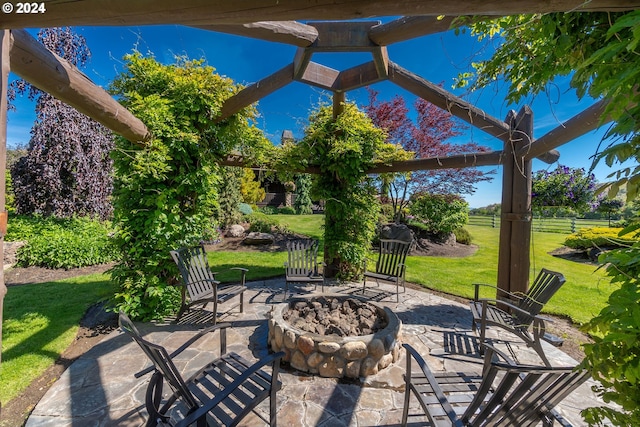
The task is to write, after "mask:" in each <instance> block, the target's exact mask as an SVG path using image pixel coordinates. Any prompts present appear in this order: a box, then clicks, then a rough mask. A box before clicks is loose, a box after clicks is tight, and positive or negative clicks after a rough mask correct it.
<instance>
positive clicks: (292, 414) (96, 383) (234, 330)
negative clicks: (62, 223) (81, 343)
mask: <svg viewBox="0 0 640 427" xmlns="http://www.w3.org/2000/svg"><path fill="white" fill-rule="evenodd" d="M248 288H249V290H248V291H247V292H245V312H244V313H242V314H240V313H235V314H232V315H230V316H227V317H226V318H225V319H224V321H229V322H231V323H232V327H231V328H229V330H228V331H227V332H228V337H227V340H228V350H229V351H235V352H236V353H239V354H241V355H242V356H244V357H245V358H247V359H248V360H257V359H259V358H261V357H262V356H263V355H265V354H266V353H267V352H268V348H267V335H268V323H267V318H268V313H269V311H270V310H271V309H272V307H273V306H274V305H275V304H281V303H282V302H283V297H284V295H283V292H284V291H283V290H284V279H283V278H280V279H274V280H268V281H257V282H252V283H249V284H248ZM290 290H291V291H293V292H294V293H296V294H301V295H307V294H309V293H312V292H314V288H313V287H312V286H309V287H305V286H293V287H291V286H290ZM317 291H320V288H318V289H317ZM325 291H330V292H332V293H333V292H340V293H347V294H355V295H362V293H361V291H362V288H361V286H349V285H346V286H332V287H330V288H327V287H325ZM394 292H395V287H391V286H389V287H387V286H385V285H381V287H380V288H375V287H374V288H370V287H368V288H367V296H368V297H369V298H370V299H371V300H373V301H376V302H378V303H379V304H381V305H383V306H386V307H389V308H390V309H391V310H393V311H394V312H395V313H396V314H397V315H398V317H399V318H400V320H401V321H402V329H401V339H402V342H406V343H409V344H410V345H412V346H413V347H415V348H416V349H417V350H418V351H419V352H420V353H421V354H423V355H424V356H425V358H426V360H427V361H428V363H429V365H430V367H431V368H432V369H433V370H447V371H465V372H472V371H478V372H479V371H480V370H481V367H482V360H481V358H480V356H479V355H478V352H477V340H476V338H475V335H474V334H473V333H472V332H471V313H470V311H469V309H468V306H466V305H464V304H460V303H458V302H455V301H453V300H449V299H445V298H442V297H440V296H436V295H434V294H431V293H429V292H423V291H419V290H410V289H407V291H406V293H401V294H400V302H396V301H395V300H396V298H395V293H394ZM197 314H198V313H194V315H195V316H196V317H197ZM185 320H189V318H188V317H187V318H186V319H185ZM190 320H191V321H193V320H194V318H192V319H190ZM138 326H139V328H140V330H141V332H142V333H143V334H144V335H145V337H146V338H147V339H148V340H150V341H152V342H156V343H158V344H160V345H163V346H165V347H167V348H168V349H169V350H172V349H175V348H177V347H178V346H179V345H180V344H182V343H183V342H184V341H186V340H187V339H188V338H189V337H191V336H192V335H193V334H194V333H195V332H196V331H197V329H198V327H202V325H198V324H193V323H190V324H186V322H185V324H177V325H176V324H170V323H165V324H155V323H154V324H148V323H147V324H139V325H138ZM494 332H495V331H494ZM217 337H218V334H217V333H213V334H210V335H209V336H206V337H204V338H202V339H201V340H199V341H198V342H196V344H195V345H194V346H193V347H192V348H190V349H188V350H186V351H185V352H183V353H182V354H181V355H180V356H179V357H178V358H177V359H176V364H177V365H178V366H179V367H180V368H181V369H182V370H183V375H185V376H186V375H188V374H189V372H192V371H194V370H196V369H197V368H198V367H200V366H202V365H203V364H204V363H205V362H206V361H208V360H210V359H211V358H212V357H215V355H216V354H215V352H216V351H217V349H218V348H219V347H218V343H217ZM494 337H495V338H496V339H497V340H498V341H497V342H498V345H499V346H500V347H501V348H502V349H503V350H505V351H508V352H509V353H510V354H511V355H512V357H514V358H515V359H516V360H517V361H519V362H521V363H535V364H539V363H540V362H539V359H538V358H537V356H536V355H535V353H534V352H532V351H531V350H529V349H527V348H526V347H525V346H524V345H522V344H521V343H520V342H518V341H516V338H515V337H512V336H510V335H509V334H507V333H505V334H503V335H494ZM512 339H513V341H511V340H512ZM545 344H546V343H545ZM545 350H546V351H548V354H549V358H550V360H551V361H552V363H553V364H554V365H556V366H563V365H573V364H575V363H576V362H575V361H574V360H573V359H571V358H570V357H569V356H567V355H566V354H564V353H563V352H562V351H560V349H557V348H555V347H553V346H551V345H548V347H545ZM147 366H148V361H147V359H146V357H145V356H144V354H143V353H142V350H141V349H140V348H139V347H138V346H137V345H136V344H135V343H134V342H133V341H132V340H131V339H130V338H128V337H127V336H125V335H124V334H123V333H122V332H120V331H119V330H116V331H114V332H112V333H111V334H109V335H108V336H106V337H105V339H104V340H103V341H102V342H101V343H100V344H98V345H96V346H95V347H94V348H93V349H91V350H90V351H88V352H87V353H86V354H85V355H83V356H82V357H81V358H79V359H78V360H76V361H75V362H74V363H73V364H72V365H71V366H70V367H69V368H68V369H67V370H66V371H65V372H64V374H63V375H62V376H61V378H60V379H59V380H58V381H57V382H56V383H55V384H53V385H52V387H51V388H50V389H49V391H48V392H47V393H46V395H45V396H44V397H43V398H42V400H41V401H40V402H39V403H38V405H37V406H36V408H35V409H34V411H33V412H32V414H31V416H30V417H29V420H28V421H27V423H26V426H28V427H30V426H56V427H64V426H73V427H79V426H82V427H89V426H96V427H97V426H141V425H144V423H145V422H146V410H145V408H144V394H145V390H146V386H147V382H148V380H149V377H150V375H146V376H143V377H142V378H140V379H136V378H134V373H135V372H138V371H140V370H142V369H144V368H145V367H147ZM404 369H405V354H404V351H401V352H400V355H399V359H398V361H397V362H396V363H394V364H393V365H391V366H389V367H387V368H386V369H384V370H382V371H381V372H379V373H378V374H376V375H372V376H368V377H366V378H360V379H359V380H351V379H341V380H337V379H333V378H322V377H319V376H313V375H311V374H307V373H301V372H297V371H295V370H293V369H292V368H289V367H285V368H284V369H283V370H282V371H281V380H282V383H283V387H282V390H281V391H280V392H279V393H278V403H277V407H278V414H277V419H278V424H279V425H281V426H320V427H329V426H331V427H340V426H353V427H356V426H357V427H363V426H398V425H399V424H400V419H401V415H402V400H403V389H404V384H403V374H404ZM590 385H591V382H587V383H586V384H584V385H582V386H581V387H580V388H578V389H577V390H576V391H575V392H574V393H573V394H572V395H571V396H569V397H568V398H567V399H565V400H564V401H563V403H562V404H561V405H560V406H559V407H558V408H557V409H558V411H559V412H560V413H561V414H562V415H563V416H565V417H566V418H567V420H569V421H570V422H571V423H572V424H573V425H575V426H580V425H583V424H584V422H583V421H582V418H581V417H580V415H579V413H580V410H581V409H583V408H586V407H589V406H595V405H601V404H602V403H601V402H599V401H598V400H597V398H596V397H595V395H594V394H593V392H592V391H591V389H590ZM267 411H268V402H263V404H261V405H260V406H259V407H258V410H257V411H256V412H257V414H251V415H250V416H248V417H247V418H245V419H244V420H243V422H242V423H241V424H240V425H242V426H251V427H261V426H266V425H268V424H267V422H265V421H264V420H263V419H262V418H260V417H261V416H263V417H264V416H265V415H266V414H268V412H267ZM419 412H420V411H419V410H418V404H417V401H415V400H414V399H412V408H411V409H410V412H409V413H410V418H409V422H410V425H413V426H418V425H426V424H427V423H426V421H425V419H424V418H422V417H418V416H411V414H412V413H413V414H418V413H419Z"/></svg>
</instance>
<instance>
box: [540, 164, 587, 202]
mask: <svg viewBox="0 0 640 427" xmlns="http://www.w3.org/2000/svg"><path fill="white" fill-rule="evenodd" d="M595 187H596V182H595V177H594V175H593V174H590V173H589V174H588V173H587V172H586V171H585V170H584V169H583V168H570V167H567V166H562V165H560V166H558V167H557V168H556V169H555V170H553V171H551V172H548V171H537V172H536V173H535V174H534V175H533V186H532V191H531V205H532V207H533V210H534V211H535V212H536V213H538V214H541V213H542V212H543V211H548V209H549V208H550V207H554V208H560V207H568V208H571V209H573V210H574V211H575V212H576V213H584V212H587V211H590V210H593V209H594V208H595V207H596V206H595Z"/></svg>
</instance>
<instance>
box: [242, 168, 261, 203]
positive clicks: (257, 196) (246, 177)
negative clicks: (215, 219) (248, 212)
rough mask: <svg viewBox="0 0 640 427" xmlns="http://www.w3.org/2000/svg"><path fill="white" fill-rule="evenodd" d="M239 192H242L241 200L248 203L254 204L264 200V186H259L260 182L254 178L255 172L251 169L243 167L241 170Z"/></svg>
mask: <svg viewBox="0 0 640 427" xmlns="http://www.w3.org/2000/svg"><path fill="white" fill-rule="evenodd" d="M240 193H242V201H243V202H245V203H248V204H250V205H255V204H256V203H258V202H261V201H263V200H264V196H265V194H266V193H265V191H264V188H262V187H261V186H260V182H259V181H257V180H256V174H255V173H254V172H253V169H250V168H244V169H243V170H242V179H241V180H240Z"/></svg>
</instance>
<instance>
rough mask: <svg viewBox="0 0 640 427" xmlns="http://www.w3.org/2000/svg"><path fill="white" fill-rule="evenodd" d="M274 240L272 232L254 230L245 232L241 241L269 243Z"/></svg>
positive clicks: (259, 243) (249, 243)
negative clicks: (245, 235)
mask: <svg viewBox="0 0 640 427" xmlns="http://www.w3.org/2000/svg"><path fill="white" fill-rule="evenodd" d="M274 241H275V237H274V236H273V234H270V233H259V232H257V231H254V232H251V233H249V234H247V237H245V238H244V240H243V241H242V243H243V244H245V245H271V244H273V242H274Z"/></svg>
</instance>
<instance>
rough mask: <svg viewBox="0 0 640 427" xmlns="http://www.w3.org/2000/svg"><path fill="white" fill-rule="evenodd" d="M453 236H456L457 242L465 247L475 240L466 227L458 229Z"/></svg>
mask: <svg viewBox="0 0 640 427" xmlns="http://www.w3.org/2000/svg"><path fill="white" fill-rule="evenodd" d="M453 234H455V235H456V242H458V243H460V244H463V245H470V244H471V242H472V240H473V238H472V237H471V233H469V230H467V229H466V228H464V227H460V228H456V229H455V230H453Z"/></svg>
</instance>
